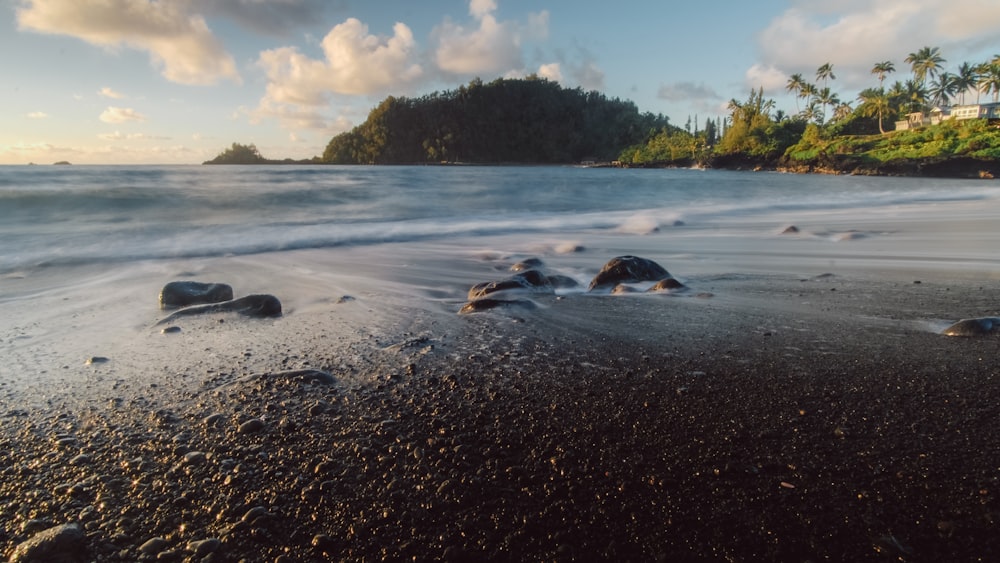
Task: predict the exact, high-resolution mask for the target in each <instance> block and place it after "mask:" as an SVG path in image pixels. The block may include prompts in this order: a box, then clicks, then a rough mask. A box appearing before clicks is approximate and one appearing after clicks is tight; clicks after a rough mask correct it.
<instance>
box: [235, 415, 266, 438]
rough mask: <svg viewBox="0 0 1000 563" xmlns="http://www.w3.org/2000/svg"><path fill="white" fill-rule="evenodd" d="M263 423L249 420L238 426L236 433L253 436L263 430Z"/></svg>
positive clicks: (258, 420) (256, 419) (257, 420)
mask: <svg viewBox="0 0 1000 563" xmlns="http://www.w3.org/2000/svg"><path fill="white" fill-rule="evenodd" d="M264 426H265V424H264V421H263V420H261V419H259V418H251V419H250V420H248V421H246V422H244V423H243V424H240V427H239V430H238V432H239V433H240V434H255V433H257V432H260V431H261V430H263V429H264Z"/></svg>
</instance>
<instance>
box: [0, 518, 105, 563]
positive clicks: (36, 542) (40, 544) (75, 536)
mask: <svg viewBox="0 0 1000 563" xmlns="http://www.w3.org/2000/svg"><path fill="white" fill-rule="evenodd" d="M85 539H86V536H85V535H84V533H83V528H81V527H80V525H79V524H75V523H74V524H62V525H60V526H55V527H52V528H48V529H46V530H42V531H41V532H38V533H37V534H35V535H34V536H32V537H31V538H30V539H28V540H25V541H24V542H21V543H20V544H18V546H17V547H16V548H14V552H13V553H11V555H10V559H9V560H8V561H10V562H11V563H14V562H27V561H82V560H83V555H84V540H85Z"/></svg>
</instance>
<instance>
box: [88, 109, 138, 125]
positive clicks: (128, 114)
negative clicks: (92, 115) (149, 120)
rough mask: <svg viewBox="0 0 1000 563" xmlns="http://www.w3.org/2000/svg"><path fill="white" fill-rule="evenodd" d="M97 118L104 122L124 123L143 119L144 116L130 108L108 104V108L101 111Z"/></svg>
mask: <svg viewBox="0 0 1000 563" xmlns="http://www.w3.org/2000/svg"><path fill="white" fill-rule="evenodd" d="M99 119H100V120H101V121H103V122H105V123H126V122H129V121H145V120H146V116H144V115H142V114H141V113H139V112H137V111H135V110H134V109H132V108H119V107H114V106H108V109H106V110H104V111H103V112H101V115H100V117H99Z"/></svg>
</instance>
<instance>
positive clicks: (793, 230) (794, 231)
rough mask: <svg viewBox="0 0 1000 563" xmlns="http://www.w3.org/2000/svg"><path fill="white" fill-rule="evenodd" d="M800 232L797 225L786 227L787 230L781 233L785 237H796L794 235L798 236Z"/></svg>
mask: <svg viewBox="0 0 1000 563" xmlns="http://www.w3.org/2000/svg"><path fill="white" fill-rule="evenodd" d="M798 232H799V228H798V227H796V226H795V225H789V226H787V227H785V230H783V231H781V234H783V235H794V234H798Z"/></svg>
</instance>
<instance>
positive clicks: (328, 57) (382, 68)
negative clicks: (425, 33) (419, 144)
mask: <svg viewBox="0 0 1000 563" xmlns="http://www.w3.org/2000/svg"><path fill="white" fill-rule="evenodd" d="M322 47H323V54H324V59H323V60H318V59H312V58H310V57H308V56H306V55H303V54H302V53H300V52H299V51H298V49H296V48H294V47H281V48H278V49H271V50H268V51H264V52H262V53H261V54H260V58H259V59H258V63H259V64H260V66H262V67H263V68H264V70H265V72H266V73H267V78H268V84H267V94H266V99H268V100H270V101H272V102H277V103H291V104H297V105H306V106H319V105H323V104H325V103H326V101H327V97H328V95H329V94H331V93H337V94H353V95H358V94H376V93H380V92H384V91H388V90H396V89H403V88H406V87H407V85H409V84H411V83H413V82H414V81H416V80H417V79H419V78H420V77H421V76H422V74H423V69H422V68H421V66H420V65H419V64H417V62H416V52H415V51H416V49H415V47H416V41H414V39H413V32H411V31H410V28H409V27H407V26H406V25H405V24H402V23H397V24H396V25H395V26H393V36H392V37H377V36H374V35H370V34H369V33H368V26H367V25H365V24H363V23H361V22H360V21H358V20H357V19H354V18H350V19H348V20H347V21H345V22H343V23H341V24H338V25H336V26H334V28H333V29H331V30H330V32H329V33H327V35H326V37H324V38H323V41H322Z"/></svg>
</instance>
